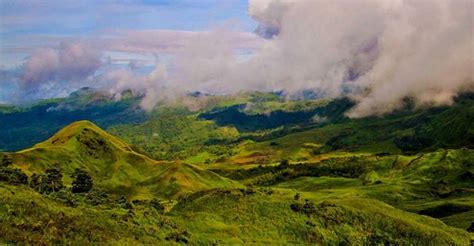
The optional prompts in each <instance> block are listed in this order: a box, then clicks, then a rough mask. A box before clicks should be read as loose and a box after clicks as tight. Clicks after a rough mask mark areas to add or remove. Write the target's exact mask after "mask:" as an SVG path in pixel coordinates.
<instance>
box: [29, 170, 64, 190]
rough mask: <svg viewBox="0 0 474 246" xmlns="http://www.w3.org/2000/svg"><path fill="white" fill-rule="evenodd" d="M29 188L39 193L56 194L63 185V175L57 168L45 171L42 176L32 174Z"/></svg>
mask: <svg viewBox="0 0 474 246" xmlns="http://www.w3.org/2000/svg"><path fill="white" fill-rule="evenodd" d="M30 186H31V187H32V188H34V189H36V190H37V191H39V192H40V193H46V194H49V193H51V192H58V191H59V190H61V189H62V188H63V187H64V185H63V174H62V172H61V170H60V169H59V168H58V167H52V168H48V169H46V171H45V173H44V174H36V173H35V174H33V176H31V182H30Z"/></svg>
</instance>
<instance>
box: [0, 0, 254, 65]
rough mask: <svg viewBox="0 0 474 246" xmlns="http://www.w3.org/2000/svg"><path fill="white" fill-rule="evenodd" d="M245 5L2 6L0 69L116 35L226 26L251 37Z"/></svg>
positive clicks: (14, 0)
mask: <svg viewBox="0 0 474 246" xmlns="http://www.w3.org/2000/svg"><path fill="white" fill-rule="evenodd" d="M247 6H248V4H247V1H246V0H225V1H219V0H157V1H96V0H92V1H90V0H81V1H74V0H65V1H47V0H2V1H0V44H1V53H0V54H1V58H2V59H1V60H0V62H1V63H0V66H3V67H12V66H17V65H19V64H21V63H22V62H23V60H24V59H25V58H26V57H27V56H29V55H31V52H32V51H33V50H34V49H36V48H40V47H44V46H48V45H54V44H55V43H56V42H57V41H58V40H66V39H68V38H71V39H77V38H93V37H100V36H105V35H107V34H108V33H109V32H111V31H118V30H181V31H205V30H209V29H212V28H218V27H219V26H220V25H226V24H228V23H231V24H232V25H235V26H236V28H239V29H240V30H242V31H247V32H252V31H253V30H254V29H255V27H256V22H255V21H254V20H253V19H252V18H250V17H249V16H248V14H247Z"/></svg>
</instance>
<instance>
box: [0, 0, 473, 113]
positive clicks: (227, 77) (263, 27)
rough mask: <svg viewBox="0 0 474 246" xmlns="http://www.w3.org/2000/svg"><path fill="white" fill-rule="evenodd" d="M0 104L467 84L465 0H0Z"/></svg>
mask: <svg viewBox="0 0 474 246" xmlns="http://www.w3.org/2000/svg"><path fill="white" fill-rule="evenodd" d="M0 5H1V6H0V103H10V104H25V103H31V102H35V101H37V100H39V99H44V98H52V97H64V96H67V95H68V94H69V93H71V92H73V91H75V90H77V89H79V88H82V87H93V88H96V89H100V90H102V91H104V92H107V93H110V94H111V95H112V96H114V97H116V98H119V97H120V92H121V91H123V90H132V91H136V92H139V93H142V94H144V95H145V96H144V98H143V101H142V103H141V106H142V107H143V108H144V109H146V110H149V109H152V108H153V107H154V106H155V105H156V104H157V103H167V102H170V101H175V100H179V98H181V97H182V96H183V95H186V93H189V92H194V91H201V92H206V93H211V94H231V93H237V92H242V91H244V92H245V91H265V92H272V91H278V92H283V95H284V96H285V98H286V99H288V100H294V99H297V98H300V97H301V95H303V94H305V93H306V92H308V91H311V92H312V94H313V95H316V96H317V97H321V98H336V97H342V96H345V97H349V98H351V99H352V100H353V101H354V102H355V103H356V106H355V107H354V108H353V109H352V110H351V111H349V112H347V116H349V117H364V116H368V115H383V114H386V113H389V112H392V111H393V110H395V109H397V108H400V107H403V103H404V102H406V98H411V99H413V100H412V101H414V103H415V105H417V106H420V107H421V106H432V105H449V104H451V103H453V99H454V98H455V97H456V96H457V95H458V94H459V93H464V92H470V91H474V33H473V32H474V19H473V18H474V2H473V1H472V0H430V1H426V0H390V1H378V0H350V1H349V0H248V1H241V0H161V1H138V0H137V1H132V0H128V1H118V0H117V1H112V0H107V1H105V0H103V1H101V0H99V1H92V0H91V1H88V0H83V1H72V0H63V1H53V0H16V1H14V0H2V1H0Z"/></svg>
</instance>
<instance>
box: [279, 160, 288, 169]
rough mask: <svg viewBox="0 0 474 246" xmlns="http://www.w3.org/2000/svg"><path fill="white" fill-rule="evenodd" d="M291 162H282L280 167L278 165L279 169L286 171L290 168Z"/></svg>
mask: <svg viewBox="0 0 474 246" xmlns="http://www.w3.org/2000/svg"><path fill="white" fill-rule="evenodd" d="M289 164H290V162H289V161H288V160H282V161H281V162H280V165H278V169H286V168H288V167H289Z"/></svg>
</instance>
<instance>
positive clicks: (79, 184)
mask: <svg viewBox="0 0 474 246" xmlns="http://www.w3.org/2000/svg"><path fill="white" fill-rule="evenodd" d="M71 177H72V178H73V179H74V181H73V182H72V192H73V193H87V192H89V191H90V190H91V189H92V187H93V186H94V182H93V180H92V177H91V176H90V175H89V173H87V172H86V171H85V170H82V169H79V168H77V169H76V170H75V171H74V173H73V175H72V176H71Z"/></svg>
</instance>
